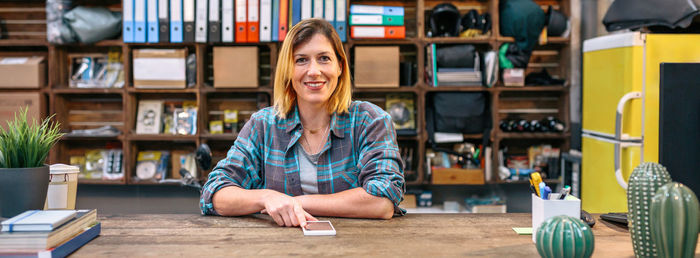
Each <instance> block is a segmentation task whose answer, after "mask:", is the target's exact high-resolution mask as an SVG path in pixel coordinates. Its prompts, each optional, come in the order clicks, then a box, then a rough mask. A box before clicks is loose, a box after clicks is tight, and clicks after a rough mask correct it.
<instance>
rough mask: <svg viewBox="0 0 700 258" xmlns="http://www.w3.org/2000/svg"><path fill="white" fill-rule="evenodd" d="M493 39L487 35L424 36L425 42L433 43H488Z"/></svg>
mask: <svg viewBox="0 0 700 258" xmlns="http://www.w3.org/2000/svg"><path fill="white" fill-rule="evenodd" d="M494 40H495V39H494V38H492V37H489V36H480V37H473V38H461V37H437V38H426V39H425V41H426V43H429V44H430V43H435V44H488V43H490V42H491V41H494Z"/></svg>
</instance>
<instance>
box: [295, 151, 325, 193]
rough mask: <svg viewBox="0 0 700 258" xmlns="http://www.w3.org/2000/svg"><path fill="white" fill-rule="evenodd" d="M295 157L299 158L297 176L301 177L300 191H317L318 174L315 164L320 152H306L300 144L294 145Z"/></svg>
mask: <svg viewBox="0 0 700 258" xmlns="http://www.w3.org/2000/svg"><path fill="white" fill-rule="evenodd" d="M296 149H297V150H296V151H297V157H300V158H299V171H300V172H299V177H300V179H301V191H302V192H303V193H304V194H317V193H318V175H317V174H316V173H317V168H316V165H318V157H320V156H321V152H319V153H316V154H313V155H311V154H308V153H306V150H304V147H302V146H301V144H297V145H296Z"/></svg>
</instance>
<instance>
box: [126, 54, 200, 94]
mask: <svg viewBox="0 0 700 258" xmlns="http://www.w3.org/2000/svg"><path fill="white" fill-rule="evenodd" d="M132 55H133V59H134V60H133V68H132V69H133V78H134V87H136V88H145V89H184V88H185V87H186V86H187V77H186V65H185V64H186V59H187V49H186V48H182V49H134V51H133V54H132Z"/></svg>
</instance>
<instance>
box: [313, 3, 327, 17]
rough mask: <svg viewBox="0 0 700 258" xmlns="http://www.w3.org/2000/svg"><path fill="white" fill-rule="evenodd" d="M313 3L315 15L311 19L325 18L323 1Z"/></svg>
mask: <svg viewBox="0 0 700 258" xmlns="http://www.w3.org/2000/svg"><path fill="white" fill-rule="evenodd" d="M312 1H313V13H312V14H311V17H314V18H323V11H324V9H323V0H312Z"/></svg>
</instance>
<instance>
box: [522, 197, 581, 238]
mask: <svg viewBox="0 0 700 258" xmlns="http://www.w3.org/2000/svg"><path fill="white" fill-rule="evenodd" d="M531 195H532V242H535V243H536V242H537V228H539V227H540V224H542V222H544V221H545V220H547V219H548V218H551V217H554V216H559V215H567V216H571V217H574V218H579V217H581V200H580V199H578V198H576V197H574V196H573V195H569V196H567V198H566V199H565V200H543V199H542V198H540V197H539V196H537V195H536V194H531Z"/></svg>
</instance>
